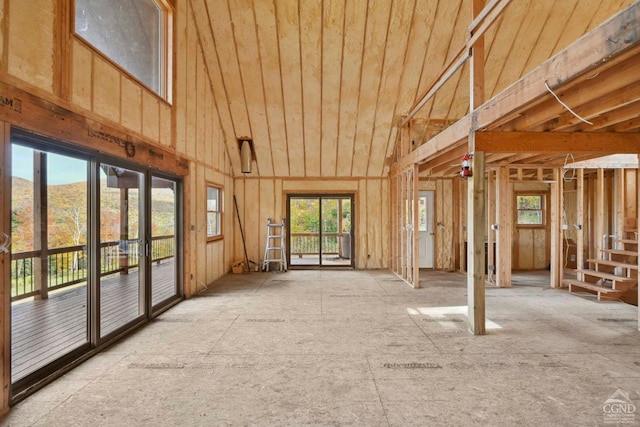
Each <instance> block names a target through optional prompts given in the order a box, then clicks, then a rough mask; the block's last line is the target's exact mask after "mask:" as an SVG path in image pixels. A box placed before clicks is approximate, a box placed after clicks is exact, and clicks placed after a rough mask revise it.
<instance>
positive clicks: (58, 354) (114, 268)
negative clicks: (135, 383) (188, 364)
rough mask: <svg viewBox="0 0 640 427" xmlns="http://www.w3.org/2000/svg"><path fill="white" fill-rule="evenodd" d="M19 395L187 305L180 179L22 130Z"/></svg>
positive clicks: (15, 348) (16, 179)
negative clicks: (155, 318) (183, 298)
mask: <svg viewBox="0 0 640 427" xmlns="http://www.w3.org/2000/svg"><path fill="white" fill-rule="evenodd" d="M11 151H12V157H11V162H12V177H11V224H12V229H11V239H12V242H13V243H12V245H11V247H10V249H11V277H10V286H11V301H12V303H11V382H12V386H11V393H12V396H15V395H16V394H17V393H20V392H21V391H23V390H25V389H27V388H29V387H30V386H31V385H33V384H35V383H37V382H38V381H40V380H41V379H42V378H43V377H45V376H48V375H50V374H52V373H53V372H56V371H57V370H59V369H60V368H62V367H64V366H65V365H67V364H69V363H71V362H73V361H74V360H76V359H78V358H79V357H80V356H82V355H83V354H86V353H87V352H91V351H96V349H98V348H99V347H101V346H103V345H105V344H107V343H108V342H109V340H111V339H112V337H114V336H116V335H117V334H120V333H122V332H125V331H127V330H129V329H130V328H132V327H134V326H136V325H139V324H141V323H143V322H145V321H147V320H148V319H150V318H151V317H153V316H154V315H155V314H156V313H158V312H159V311H161V310H163V309H164V308H166V307H168V306H169V305H170V304H172V303H174V302H176V301H178V300H179V298H180V296H181V292H180V288H181V287H180V282H179V277H180V274H179V272H180V271H181V269H180V264H181V263H180V259H181V257H180V254H181V248H180V247H179V246H178V242H180V241H181V238H180V230H181V228H180V227H179V221H180V218H181V214H180V209H181V205H180V203H179V200H180V197H181V194H180V192H181V182H180V180H179V179H177V178H174V177H171V176H167V175H160V174H159V173H157V172H154V171H151V170H149V169H147V168H145V167H143V166H137V165H133V164H130V163H126V162H123V161H121V160H118V159H113V158H107V157H102V156H96V155H95V154H93V153H87V152H83V151H80V150H77V149H75V148H72V147H70V146H67V145H65V144H64V143H59V142H57V141H55V142H54V141H50V140H47V139H44V138H41V137H37V136H35V135H32V134H29V133H26V132H22V131H14V132H13V134H12V145H11Z"/></svg>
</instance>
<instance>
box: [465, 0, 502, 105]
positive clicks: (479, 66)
mask: <svg viewBox="0 0 640 427" xmlns="http://www.w3.org/2000/svg"><path fill="white" fill-rule="evenodd" d="M502 4H504V5H505V7H506V4H508V2H502ZM495 5H496V2H492V3H491V4H489V6H488V7H487V9H488V8H490V7H495ZM483 7H484V0H473V1H472V3H471V11H472V13H473V17H474V18H475V17H480V16H481V14H482V13H483V10H482V9H483ZM501 11H502V10H500V12H501ZM473 24H475V20H474V22H473V23H472V28H474V29H473V30H471V34H472V36H477V40H476V42H475V44H473V45H471V46H470V47H471V72H470V73H469V79H470V81H469V94H470V95H469V104H470V105H469V108H470V111H473V110H475V109H476V108H478V107H479V106H480V105H482V104H483V103H484V97H485V94H484V36H483V33H482V32H479V31H477V30H476V29H475V26H473ZM477 33H479V34H477Z"/></svg>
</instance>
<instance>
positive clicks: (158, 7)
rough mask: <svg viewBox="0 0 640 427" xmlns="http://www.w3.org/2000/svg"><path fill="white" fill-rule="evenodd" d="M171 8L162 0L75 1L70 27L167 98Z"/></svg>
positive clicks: (114, 61) (76, 33)
mask: <svg viewBox="0 0 640 427" xmlns="http://www.w3.org/2000/svg"><path fill="white" fill-rule="evenodd" d="M170 19H171V9H170V8H169V7H168V6H167V4H166V3H164V0H121V1H117V2H114V1H113V0H75V2H74V24H73V27H74V28H73V30H74V33H75V35H76V36H78V37H79V38H81V39H82V40H84V41H85V42H86V43H88V44H89V45H90V46H91V47H93V48H94V49H95V50H97V51H99V52H100V53H102V54H103V55H104V56H106V57H107V58H108V59H109V60H111V61H112V62H113V63H115V64H116V65H118V66H119V67H121V68H122V69H124V70H125V71H126V72H127V73H129V74H131V75H132V76H133V77H134V78H135V79H136V80H138V81H139V82H141V83H142V84H143V85H145V86H146V87H147V88H149V89H150V90H152V91H154V92H155V93H156V94H158V95H159V96H161V97H162V98H164V99H168V97H169V66H170V63H169V61H170V54H169V52H170V41H171V35H170V31H171V24H170V23H171V21H170Z"/></svg>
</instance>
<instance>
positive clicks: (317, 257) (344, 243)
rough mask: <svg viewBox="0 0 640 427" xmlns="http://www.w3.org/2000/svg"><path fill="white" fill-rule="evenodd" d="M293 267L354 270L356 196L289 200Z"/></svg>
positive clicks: (294, 196) (305, 197)
mask: <svg viewBox="0 0 640 427" xmlns="http://www.w3.org/2000/svg"><path fill="white" fill-rule="evenodd" d="M287 218H289V228H288V230H287V242H289V250H288V251H287V253H288V256H289V267H290V268H296V267H311V266H314V267H353V266H354V265H355V264H354V259H353V253H354V239H353V195H352V194H350V195H324V194H322V195H321V194H312V195H290V196H288V198H287Z"/></svg>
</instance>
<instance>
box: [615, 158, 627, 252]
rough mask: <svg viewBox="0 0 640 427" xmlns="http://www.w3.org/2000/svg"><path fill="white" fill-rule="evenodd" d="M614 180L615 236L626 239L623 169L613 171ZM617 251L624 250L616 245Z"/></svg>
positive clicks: (622, 246) (620, 245)
mask: <svg viewBox="0 0 640 427" xmlns="http://www.w3.org/2000/svg"><path fill="white" fill-rule="evenodd" d="M614 180H615V188H614V191H615V198H614V209H615V211H614V214H615V235H616V236H617V238H618V239H626V236H625V232H624V224H625V210H624V207H625V202H624V194H625V189H624V169H616V170H614ZM618 245H619V247H618V249H624V245H623V244H618Z"/></svg>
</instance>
